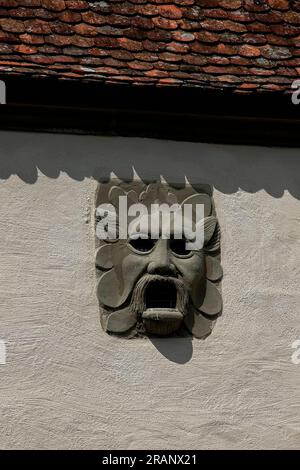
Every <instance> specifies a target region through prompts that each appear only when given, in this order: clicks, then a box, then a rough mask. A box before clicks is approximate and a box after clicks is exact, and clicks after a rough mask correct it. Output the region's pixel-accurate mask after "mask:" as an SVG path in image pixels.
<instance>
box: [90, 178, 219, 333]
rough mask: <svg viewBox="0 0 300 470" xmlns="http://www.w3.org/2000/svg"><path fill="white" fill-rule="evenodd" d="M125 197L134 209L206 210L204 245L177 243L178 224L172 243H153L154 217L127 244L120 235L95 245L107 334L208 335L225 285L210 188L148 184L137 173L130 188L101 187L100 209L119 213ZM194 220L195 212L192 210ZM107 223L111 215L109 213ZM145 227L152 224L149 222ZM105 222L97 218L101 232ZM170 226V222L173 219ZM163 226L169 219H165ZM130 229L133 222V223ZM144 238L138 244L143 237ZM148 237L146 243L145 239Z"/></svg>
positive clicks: (119, 184) (113, 182) (114, 183)
mask: <svg viewBox="0 0 300 470" xmlns="http://www.w3.org/2000/svg"><path fill="white" fill-rule="evenodd" d="M120 196H126V200H127V204H128V208H130V207H131V206H133V205H134V204H137V203H142V204H144V206H145V207H147V208H149V211H150V208H151V207H153V204H159V205H161V204H166V205H167V206H168V207H171V206H172V205H173V204H178V205H179V206H180V207H181V208H182V209H183V208H184V207H185V205H186V204H191V205H192V207H193V208H194V207H195V208H196V205H197V204H198V205H199V204H202V207H204V214H203V217H202V220H201V221H200V222H199V221H198V223H201V224H202V227H203V228H204V230H203V233H204V240H203V245H202V246H201V247H200V248H199V249H191V250H190V249H188V248H187V245H186V240H185V239H184V238H181V239H177V238H176V235H175V231H176V228H175V224H173V228H172V229H171V231H170V235H169V237H168V238H164V237H163V236H162V231H161V230H160V231H159V233H158V237H157V238H156V239H153V238H151V237H150V235H151V234H150V233H145V230H144V228H145V227H146V231H147V230H148V231H149V226H150V223H149V224H147V223H146V224H145V223H144V222H146V221H149V217H147V216H145V215H142V216H141V218H140V223H139V229H140V230H139V234H141V233H143V236H144V238H141V236H138V235H137V234H136V233H135V234H134V235H133V232H132V230H131V231H130V230H128V235H127V237H126V239H122V238H120V236H119V233H118V228H119V226H118V219H117V221H116V227H117V231H116V233H115V234H113V238H110V239H107V240H102V239H99V237H97V236H95V240H96V275H97V296H98V300H99V305H100V319H101V325H102V328H103V329H104V330H105V331H106V332H107V333H111V334H118V335H125V336H127V337H129V338H132V337H140V336H151V335H156V336H187V335H193V336H194V337H196V338H205V337H206V336H208V335H209V334H210V333H211V331H212V328H213V326H214V324H215V322H216V320H217V318H218V316H219V315H220V314H221V311H222V299H221V294H220V281H221V278H222V268H221V265H220V229H219V224H218V220H217V217H216V211H215V208H214V203H213V199H212V190H211V188H210V186H208V185H202V186H197V188H196V187H194V186H192V185H191V184H189V182H188V181H187V180H186V183H185V184H184V185H181V186H180V185H177V184H176V185H171V184H168V183H167V182H166V181H165V180H164V179H163V178H162V180H161V181H155V182H150V183H146V182H144V181H142V180H141V179H140V178H139V177H138V176H137V175H136V174H135V175H134V178H133V180H132V181H130V182H126V181H122V180H119V179H118V178H117V177H112V178H111V179H110V180H109V181H107V182H105V183H102V182H101V183H99V186H98V189H97V195H96V208H97V207H98V206H99V205H101V204H104V203H105V204H110V205H111V206H109V207H111V208H112V207H113V208H115V209H116V214H119V212H118V210H119V204H120V202H119V201H120ZM192 214H193V221H192V223H193V224H194V225H193V226H195V220H194V215H195V214H194V209H193V213H192ZM106 215H107V218H108V219H109V216H110V210H108V211H107V214H106ZM145 218H146V219H147V220H146V219H145ZM101 219H102V216H99V214H98V213H97V211H95V228H96V226H97V224H98V223H99V221H101ZM171 219H172V216H171ZM160 220H161V224H163V222H162V221H163V220H164V216H162V219H160ZM128 226H130V218H129V219H128ZM137 237H138V238H137ZM146 237H147V238H146Z"/></svg>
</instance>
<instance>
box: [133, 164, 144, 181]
mask: <svg viewBox="0 0 300 470" xmlns="http://www.w3.org/2000/svg"><path fill="white" fill-rule="evenodd" d="M132 173H133V176H132V181H134V182H136V183H143V180H142V178H141V177H140V176H139V175H138V173H137V171H136V169H135V168H134V166H133V167H132Z"/></svg>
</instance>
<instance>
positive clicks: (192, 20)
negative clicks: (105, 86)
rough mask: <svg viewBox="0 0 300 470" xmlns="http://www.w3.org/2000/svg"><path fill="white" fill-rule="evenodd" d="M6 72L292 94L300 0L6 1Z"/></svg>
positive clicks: (1, 54)
mask: <svg viewBox="0 0 300 470" xmlns="http://www.w3.org/2000/svg"><path fill="white" fill-rule="evenodd" d="M0 71H1V73H2V74H11V73H14V74H19V75H26V76H28V75H29V76H30V75H32V76H35V77H36V76H41V77H44V76H48V75H51V76H54V77H57V78H58V79H60V78H62V79H65V78H72V79H74V80H81V81H83V80H93V81H95V80H98V81H100V82H105V83H128V84H129V83H130V84H133V85H135V84H136V85H144V86H146V85H151V86H152V85H157V86H200V87H202V88H212V87H214V88H224V87H226V88H232V89H233V90H234V91H236V92H243V93H245V92H253V91H259V90H262V91H280V90H281V91H289V90H290V88H291V83H292V81H293V80H295V79H297V78H298V77H299V73H300V0H290V1H288V0H201V1H199V0H173V1H172V0H149V1H148V0H100V1H92V0H90V1H88V0H0Z"/></svg>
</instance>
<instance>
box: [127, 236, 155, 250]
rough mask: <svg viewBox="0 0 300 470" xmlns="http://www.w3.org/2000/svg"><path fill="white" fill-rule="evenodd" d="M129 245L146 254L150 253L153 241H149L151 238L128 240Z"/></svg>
mask: <svg viewBox="0 0 300 470" xmlns="http://www.w3.org/2000/svg"><path fill="white" fill-rule="evenodd" d="M129 243H130V245H131V246H132V247H133V248H134V249H135V250H137V251H140V252H142V253H147V251H151V250H152V248H153V247H154V244H155V240H151V238H137V239H132V240H130V241H129Z"/></svg>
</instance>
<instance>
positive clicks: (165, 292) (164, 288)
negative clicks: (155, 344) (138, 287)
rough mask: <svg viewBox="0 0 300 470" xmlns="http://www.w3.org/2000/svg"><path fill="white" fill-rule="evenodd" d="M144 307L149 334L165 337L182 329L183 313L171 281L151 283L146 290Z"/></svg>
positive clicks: (144, 316) (143, 315) (144, 318)
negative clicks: (179, 307)
mask: <svg viewBox="0 0 300 470" xmlns="http://www.w3.org/2000/svg"><path fill="white" fill-rule="evenodd" d="M144 306H145V310H144V312H143V314H142V319H143V322H144V325H145V328H146V330H147V332H148V333H151V334H156V335H160V336H163V335H169V334H171V333H174V332H175V331H177V330H178V329H179V328H180V326H181V323H182V320H183V313H182V312H181V311H179V309H178V290H177V287H176V284H175V282H174V281H172V280H171V279H169V280H154V281H152V282H150V283H149V284H148V285H147V287H146V289H145V293H144Z"/></svg>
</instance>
